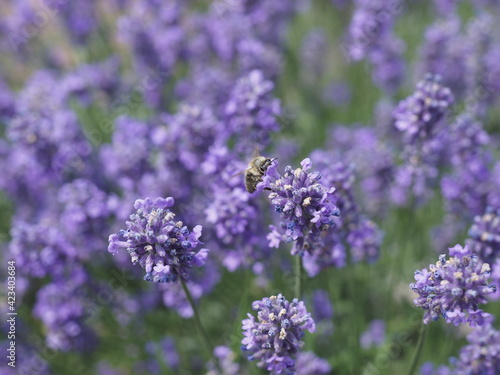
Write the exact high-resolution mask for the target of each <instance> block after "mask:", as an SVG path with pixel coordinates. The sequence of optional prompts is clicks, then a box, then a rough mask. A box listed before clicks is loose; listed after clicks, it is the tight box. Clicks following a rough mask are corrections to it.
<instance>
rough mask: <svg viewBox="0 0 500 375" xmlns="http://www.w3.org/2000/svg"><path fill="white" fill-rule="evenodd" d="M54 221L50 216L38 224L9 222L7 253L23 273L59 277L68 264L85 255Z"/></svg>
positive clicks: (37, 276)
mask: <svg viewBox="0 0 500 375" xmlns="http://www.w3.org/2000/svg"><path fill="white" fill-rule="evenodd" d="M55 223H56V221H55V220H53V221H52V220H50V218H44V219H43V220H42V222H41V223H38V224H29V223H27V222H25V221H21V220H16V221H14V222H13V226H12V229H11V236H12V240H11V242H10V244H9V254H10V256H12V257H13V259H14V260H15V261H16V264H17V267H19V268H20V269H22V270H23V271H22V272H23V274H24V275H29V276H30V277H33V278H44V277H46V276H53V277H63V276H64V275H65V274H66V273H67V269H68V265H70V264H73V263H77V262H78V261H79V260H81V257H82V256H83V255H85V252H82V251H80V250H79V249H78V248H77V247H75V246H74V244H73V243H72V242H71V241H70V239H69V238H68V237H67V236H66V235H65V234H64V233H63V232H62V231H61V230H60V228H59V227H58V226H57V225H55Z"/></svg>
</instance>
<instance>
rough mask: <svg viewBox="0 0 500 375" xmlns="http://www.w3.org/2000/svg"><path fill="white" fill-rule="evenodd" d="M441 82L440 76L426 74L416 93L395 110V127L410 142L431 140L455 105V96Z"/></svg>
mask: <svg viewBox="0 0 500 375" xmlns="http://www.w3.org/2000/svg"><path fill="white" fill-rule="evenodd" d="M441 81H442V79H441V76H439V75H432V74H426V76H425V78H424V79H423V80H421V81H419V82H418V83H417V89H416V91H415V92H414V93H413V94H412V95H410V96H409V97H408V98H406V99H404V100H402V101H401V102H400V103H399V105H398V107H397V108H396V109H395V110H394V118H395V126H396V128H397V129H398V130H400V131H402V132H404V133H405V134H406V136H407V137H409V138H410V139H409V141H412V140H414V139H415V138H420V139H426V138H429V135H430V134H432V133H433V131H434V130H435V126H436V124H437V123H438V122H439V121H440V120H441V119H442V118H443V117H444V116H445V115H446V113H447V111H448V110H449V108H450V107H451V105H452V104H453V102H454V97H453V94H452V93H451V91H450V89H449V88H447V87H445V86H443V84H442V83H441Z"/></svg>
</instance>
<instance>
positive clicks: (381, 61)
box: [368, 34, 406, 93]
mask: <svg viewBox="0 0 500 375" xmlns="http://www.w3.org/2000/svg"><path fill="white" fill-rule="evenodd" d="M404 50H405V45H404V43H403V41H402V40H401V39H399V38H396V37H395V36H394V35H392V34H388V35H386V36H384V37H383V38H382V39H381V40H380V46H379V47H378V48H376V49H373V50H372V51H371V52H370V54H369V56H368V59H369V61H370V62H371V63H372V65H373V73H372V79H373V82H374V83H375V84H376V85H377V86H378V87H380V88H382V89H384V90H385V91H387V92H388V93H394V92H395V91H396V90H397V89H398V88H399V87H400V86H401V83H403V80H404V77H405V72H406V65H405V62H404V59H403V52H404Z"/></svg>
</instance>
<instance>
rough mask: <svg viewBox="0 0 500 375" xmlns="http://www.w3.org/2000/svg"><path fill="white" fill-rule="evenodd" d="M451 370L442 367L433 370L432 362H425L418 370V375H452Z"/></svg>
mask: <svg viewBox="0 0 500 375" xmlns="http://www.w3.org/2000/svg"><path fill="white" fill-rule="evenodd" d="M453 374H454V373H453V372H452V370H451V369H450V368H449V367H447V366H444V365H441V366H439V367H436V368H434V364H433V363H432V362H426V363H424V364H423V365H422V367H421V368H420V375H453Z"/></svg>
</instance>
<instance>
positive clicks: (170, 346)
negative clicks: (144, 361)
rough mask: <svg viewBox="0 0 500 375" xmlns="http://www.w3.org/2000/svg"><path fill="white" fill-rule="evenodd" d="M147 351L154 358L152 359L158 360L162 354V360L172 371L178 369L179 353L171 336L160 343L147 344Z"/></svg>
mask: <svg viewBox="0 0 500 375" xmlns="http://www.w3.org/2000/svg"><path fill="white" fill-rule="evenodd" d="M146 351H147V352H148V354H149V355H150V356H151V357H152V358H151V359H155V358H157V356H158V353H161V355H162V360H163V361H165V363H166V364H167V366H168V367H169V368H170V369H176V368H177V367H178V366H179V361H180V358H179V353H178V352H177V349H176V347H175V340H174V339H173V338H172V337H170V336H166V337H164V338H163V339H161V340H160V341H159V342H154V341H150V342H148V343H146Z"/></svg>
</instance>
